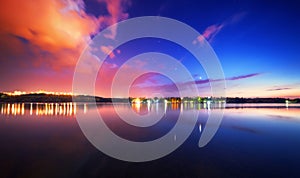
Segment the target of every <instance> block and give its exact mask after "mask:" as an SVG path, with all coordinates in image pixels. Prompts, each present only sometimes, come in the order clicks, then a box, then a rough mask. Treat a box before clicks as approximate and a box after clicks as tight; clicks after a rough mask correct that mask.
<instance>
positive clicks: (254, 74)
mask: <svg viewBox="0 0 300 178" xmlns="http://www.w3.org/2000/svg"><path fill="white" fill-rule="evenodd" d="M258 75H261V73H252V74H247V75H240V76H235V77H230V78H226V80H240V79H245V78H250V77H255V76H258Z"/></svg>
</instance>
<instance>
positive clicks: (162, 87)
mask: <svg viewBox="0 0 300 178" xmlns="http://www.w3.org/2000/svg"><path fill="white" fill-rule="evenodd" d="M261 74H262V73H252V74H247V75H240V76H234V77H229V78H225V80H226V81H235V80H242V79H247V78H251V77H255V76H258V75H261ZM152 80H153V79H152ZM143 81H147V79H145V80H143ZM219 81H222V79H203V80H194V81H186V82H181V83H176V84H177V85H180V86H182V88H189V86H192V85H194V84H196V85H197V86H198V88H199V87H202V86H204V88H202V89H206V88H208V87H209V85H208V84H209V83H210V82H219ZM176 84H175V83H167V84H161V83H160V82H151V85H147V84H145V85H143V84H138V83H136V84H135V85H134V87H135V88H138V90H144V91H166V92H169V93H170V92H178V89H177V87H176ZM173 96H174V95H173Z"/></svg>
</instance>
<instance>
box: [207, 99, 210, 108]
mask: <svg viewBox="0 0 300 178" xmlns="http://www.w3.org/2000/svg"><path fill="white" fill-rule="evenodd" d="M207 109H208V110H210V101H207Z"/></svg>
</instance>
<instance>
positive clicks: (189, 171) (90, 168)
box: [0, 103, 300, 177]
mask: <svg viewBox="0 0 300 178" xmlns="http://www.w3.org/2000/svg"><path fill="white" fill-rule="evenodd" d="M118 107H120V108H121V110H122V112H125V113H126V112H128V111H129V110H134V111H136V112H137V113H140V114H145V113H147V112H148V111H149V107H148V106H130V105H124V104H120V106H118ZM95 109H96V108H91V107H89V105H86V104H74V103H64V104H62V103H60V104H42V103H40V104H30V103H27V104H23V103H19V104H18V103H11V104H7V103H2V104H0V111H1V113H0V177H299V176H300V107H299V105H298V106H297V105H294V106H291V105H289V106H288V107H287V106H286V105H277V104H273V105H270V104H264V105H253V104H252V105H228V108H227V109H225V114H224V118H223V121H222V124H221V126H220V128H219V130H218V132H217V133H216V135H215V136H214V137H213V139H212V140H211V142H209V144H208V145H207V146H205V147H204V148H199V147H198V141H199V138H200V136H201V131H203V128H204V127H205V123H206V119H207V116H208V114H209V112H210V110H208V109H207V106H202V105H201V106H200V105H188V106H183V105H180V104H175V105H174V104H173V105H171V104H168V105H166V106H159V108H156V109H163V110H165V117H164V118H163V119H162V121H160V122H158V123H157V125H156V126H155V127H150V128H148V129H146V130H145V128H142V129H141V128H131V127H127V126H124V123H123V122H122V121H121V120H119V119H118V117H117V115H116V114H115V113H114V109H113V106H112V105H110V104H101V105H98V107H97V109H98V110H99V111H100V113H101V114H102V115H103V117H105V121H106V123H107V125H108V126H109V128H111V130H113V131H114V132H115V133H117V134H118V135H120V136H121V137H123V138H126V139H129V140H133V141H149V140H153V139H155V138H159V137H160V136H163V135H164V134H166V133H167V132H168V131H169V130H170V129H171V128H172V126H174V124H175V123H176V119H177V116H178V114H179V113H180V112H182V110H186V111H188V112H199V113H200V115H199V118H198V121H197V124H196V125H195V126H194V130H193V132H192V134H191V135H190V137H189V138H188V139H187V140H186V141H185V142H184V144H182V145H181V146H180V147H179V148H178V149H177V150H176V151H174V152H172V153H171V154H169V155H167V156H165V157H163V158H161V159H158V160H155V161H150V162H143V163H131V162H125V161H120V160H117V159H114V158H111V157H109V156H107V155H105V154H103V153H101V152H100V151H98V150H97V149H96V148H95V147H93V146H92V144H91V143H90V142H89V141H88V140H87V139H86V138H85V136H84V135H83V133H82V131H81V129H80V127H79V125H78V123H77V121H76V118H75V116H74V114H75V113H83V114H87V115H88V114H89V112H90V111H92V110H95ZM151 109H153V108H152V107H150V110H151ZM186 124H189V121H188V119H187V123H186ZM199 126H200V127H201V128H202V129H199Z"/></svg>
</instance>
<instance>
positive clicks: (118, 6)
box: [98, 0, 131, 39]
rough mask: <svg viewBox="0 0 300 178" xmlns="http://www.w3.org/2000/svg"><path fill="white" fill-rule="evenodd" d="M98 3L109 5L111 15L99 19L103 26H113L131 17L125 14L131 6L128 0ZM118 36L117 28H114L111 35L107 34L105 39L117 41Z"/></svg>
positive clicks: (101, 1) (107, 0) (102, 0)
mask: <svg viewBox="0 0 300 178" xmlns="http://www.w3.org/2000/svg"><path fill="white" fill-rule="evenodd" d="M98 2H100V3H103V2H104V3H106V4H107V11H108V12H109V15H110V16H102V17H100V18H99V22H100V24H101V25H102V26H109V25H113V24H116V23H117V22H119V21H122V20H125V19H127V18H128V17H129V14H128V13H125V10H126V7H128V6H130V5H131V3H130V1H128V0H98ZM116 34H117V26H112V28H111V31H110V34H105V37H106V38H109V39H115V37H116Z"/></svg>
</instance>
